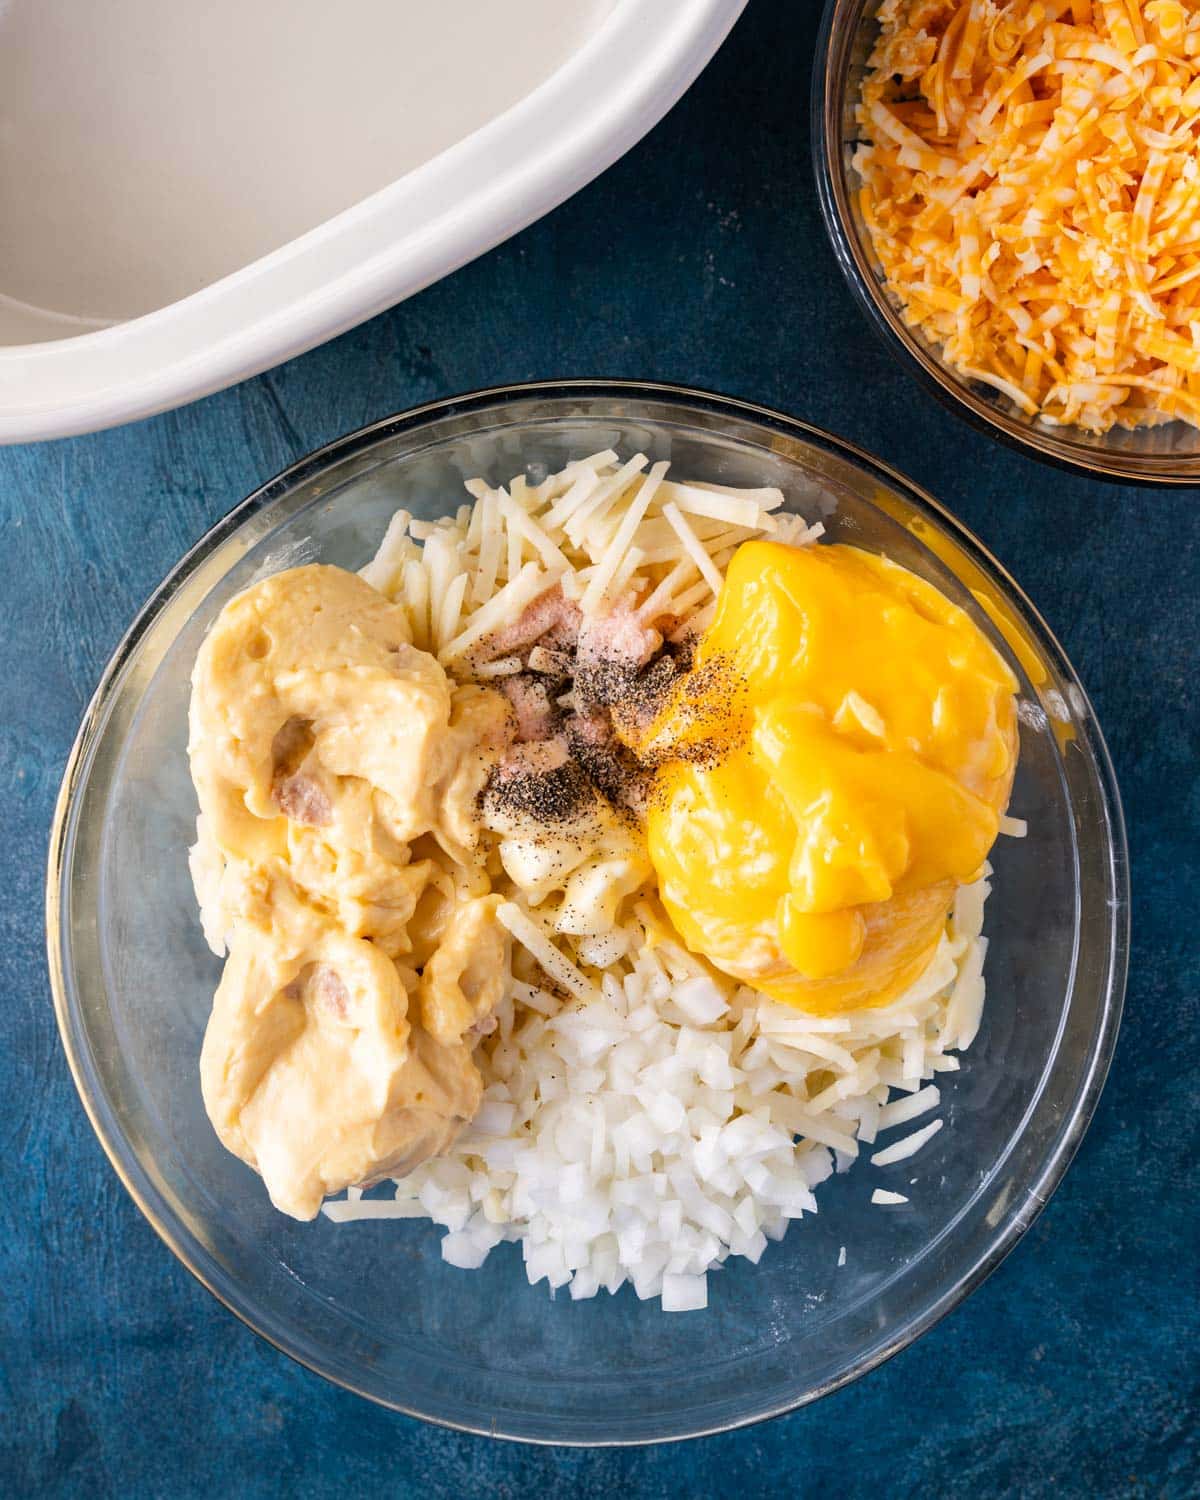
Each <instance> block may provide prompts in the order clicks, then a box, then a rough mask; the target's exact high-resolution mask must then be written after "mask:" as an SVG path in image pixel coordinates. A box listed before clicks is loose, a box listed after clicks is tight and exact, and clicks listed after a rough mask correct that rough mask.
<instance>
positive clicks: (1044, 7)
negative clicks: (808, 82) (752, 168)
mask: <svg viewBox="0 0 1200 1500" xmlns="http://www.w3.org/2000/svg"><path fill="white" fill-rule="evenodd" d="M878 19H879V23H880V28H881V30H880V35H879V37H878V40H877V43H876V45H875V48H874V51H873V52H872V55H871V57H870V60H869V65H868V71H867V75H866V78H865V81H864V84H863V90H862V97H861V100H860V102H859V105H858V113H857V119H858V125H859V129H860V133H861V136H862V140H863V143H862V144H860V145H859V147H858V148H857V150H856V152H855V155H854V166H855V168H856V170H857V172H858V174H859V176H860V178H861V181H862V187H861V191H860V203H861V208H862V213H863V217H864V220H865V223H866V225H867V229H868V231H869V234H870V237H871V241H872V244H873V246H874V250H875V253H876V255H877V256H878V259H879V262H880V265H881V267H882V270H883V272H884V275H885V277H886V281H887V284H888V287H889V289H890V290H891V292H892V293H893V295H894V296H895V297H896V298H897V299H898V300H899V303H900V306H901V309H902V312H903V316H904V318H905V320H906V321H907V322H908V323H909V324H910V325H911V326H913V327H914V328H916V329H918V330H920V332H921V333H923V334H924V335H926V337H927V338H928V339H929V340H930V341H931V342H932V343H933V344H935V345H936V346H938V347H940V349H941V352H942V354H943V356H944V358H945V360H946V362H947V363H948V364H949V365H950V366H951V367H952V368H953V369H954V370H956V371H957V372H958V373H959V374H961V375H964V376H966V377H968V378H970V379H972V380H977V381H981V382H983V383H984V384H985V385H988V386H991V387H992V388H993V389H995V390H996V391H999V392H1000V393H1002V394H1003V395H1004V396H1006V397H1008V398H1009V399H1010V400H1011V401H1012V402H1013V404H1014V405H1015V406H1017V407H1018V408H1019V409H1020V410H1021V411H1022V412H1024V413H1025V414H1026V415H1028V416H1031V417H1037V418H1039V419H1040V420H1041V421H1043V422H1045V423H1047V424H1051V425H1060V426H1066V425H1075V426H1078V427H1080V428H1082V429H1084V430H1086V431H1090V432H1097V433H1103V432H1106V431H1108V430H1109V429H1110V428H1111V427H1112V426H1113V425H1114V424H1119V425H1121V426H1125V427H1141V426H1153V425H1157V424H1159V423H1162V422H1167V421H1172V420H1176V419H1179V420H1183V421H1187V422H1191V423H1193V424H1195V425H1200V302H1198V301H1197V299H1198V298H1200V161H1198V160H1197V127H1198V126H1200V9H1198V8H1197V7H1196V5H1195V4H1194V3H1188V4H1185V3H1181V0H1146V3H1143V0H1008V3H1007V4H1002V3H998V0H884V3H883V4H882V5H881V6H880V9H879V14H878Z"/></svg>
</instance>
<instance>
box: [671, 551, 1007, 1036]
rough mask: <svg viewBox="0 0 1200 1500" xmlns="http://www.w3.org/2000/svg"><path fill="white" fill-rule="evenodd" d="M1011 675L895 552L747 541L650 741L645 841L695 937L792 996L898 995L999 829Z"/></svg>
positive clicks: (822, 1006) (684, 928) (850, 1000)
mask: <svg viewBox="0 0 1200 1500" xmlns="http://www.w3.org/2000/svg"><path fill="white" fill-rule="evenodd" d="M1016 686H1017V683H1016V679H1015V678H1014V677H1013V675H1012V673H1011V672H1010V671H1009V669H1008V667H1007V666H1006V665H1005V663H1004V661H1003V660H1002V659H1001V657H1000V656H999V655H998V653H997V652H996V650H995V649H994V648H993V647H992V645H991V644H990V643H989V641H988V640H987V639H986V638H985V637H984V635H983V634H982V632H981V631H980V630H979V629H978V627H977V626H976V625H975V624H974V622H973V621H972V620H971V619H970V618H969V617H968V616H967V615H966V614H965V613H964V612H963V611H962V610H961V609H959V608H958V607H957V606H956V605H954V604H952V603H951V602H950V600H948V599H947V598H945V596H944V595H943V594H941V593H940V592H939V591H938V590H937V589H936V588H934V587H933V586H932V585H931V584H928V583H926V582H925V581H924V580H923V579H920V578H918V577H916V576H915V575H914V574H912V573H910V572H908V571H907V569H905V568H902V567H900V566H899V565H898V564H896V563H892V562H889V561H888V560H887V559H886V558H880V557H874V556H872V555H870V554H868V553H865V552H862V551H860V550H858V549H857V548H854V547H848V546H843V545H830V546H821V547H815V546H814V547H801V548H794V547H785V546H780V545H778V544H776V543H772V542H747V543H746V544H744V545H743V546H742V547H741V548H740V549H739V550H738V552H737V553H736V554H735V556H734V558H733V560H732V562H731V563H730V566H729V570H728V573H727V575H726V579H725V584H724V588H723V589H722V592H721V595H720V599H719V601H718V606H717V613H716V616H715V618H714V620H713V623H712V625H711V626H710V628H709V629H708V631H707V632H706V633H705V635H704V637H703V639H702V641H701V642H700V645H699V647H698V649H697V653H696V657H695V661H694V664H693V669H692V671H691V673H690V674H689V676H688V677H686V678H685V679H684V681H683V683H682V684H681V685H680V687H679V688H678V689H677V690H676V692H675V693H674V695H673V696H672V698H671V699H670V700H669V702H668V703H667V705H666V707H665V708H664V709H663V711H662V712H661V713H660V715H659V716H658V718H657V719H656V721H655V723H654V724H653V725H652V726H651V729H650V732H649V735H648V737H647V741H646V743H647V744H651V745H652V746H653V748H654V751H655V753H656V755H658V756H660V757H661V756H664V755H665V756H666V757H667V758H666V763H665V764H664V765H663V767H662V769H661V770H660V772H659V774H658V779H657V785H656V789H655V795H654V797H653V798H652V801H651V806H650V809H649V813H648V816H647V841H648V845H649V851H650V856H651V859H652V861H653V863H654V867H655V870H656V872H657V875H658V880H659V888H660V893H661V896H662V899H663V903H664V905H665V907H666V909H667V912H668V913H669V915H670V917H671V919H672V921H673V922H674V924H675V926H676V927H677V928H678V930H679V932H680V934H681V936H682V937H683V939H684V941H685V942H686V943H687V945H688V947H689V948H691V949H692V950H693V951H694V952H697V953H702V954H704V955H706V956H707V957H708V958H709V959H711V960H712V962H713V963H715V964H716V965H717V966H718V967H719V968H721V969H723V970H725V971H726V972H728V973H730V974H733V975H735V976H736V977H738V978H742V979H745V980H746V981H747V982H748V983H752V984H754V985H755V986H756V987H757V988H759V989H761V990H764V991H765V992H766V993H767V994H770V995H772V996H774V997H775V998H777V999H780V1000H785V1001H788V1002H790V1003H792V1004H794V1005H796V1006H798V1007H800V1008H802V1009H804V1010H810V1011H815V1012H820V1013H827V1012H836V1011H842V1010H848V1009H852V1008H854V1007H856V1006H861V1005H881V1004H884V1003H886V1002H887V1001H888V1000H891V999H893V998H894V997H895V996H896V995H897V994H899V993H900V992H901V991H902V990H903V989H904V988H905V987H907V985H909V984H911V983H912V982H913V980H915V979H916V978H917V977H918V975H919V974H920V972H921V970H922V969H923V968H924V966H925V965H926V964H927V963H928V961H929V959H930V958H931V956H932V954H933V950H934V948H935V947H936V945H937V941H938V938H939V936H940V935H941V932H942V931H943V929H944V926H945V922H946V917H947V914H948V912H949V909H950V905H951V902H952V900H953V896H954V892H955V889H956V888H957V887H958V885H960V884H962V883H965V882H968V881H971V880H973V879H976V878H977V877H978V875H979V874H980V871H981V867H982V866H983V863H984V861H985V860H986V858H987V854H988V851H989V850H990V848H991V846H992V843H993V841H994V840H995V837H996V834H997V832H998V828H999V819H1000V814H1001V813H1002V812H1003V811H1004V808H1005V807H1006V805H1007V802H1008V796H1009V791H1010V789H1011V786H1012V778H1013V773H1014V770H1015V767H1016V757H1017V721H1016V703H1015V698H1014V693H1015V690H1016Z"/></svg>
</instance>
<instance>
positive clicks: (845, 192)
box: [812, 0, 1200, 485]
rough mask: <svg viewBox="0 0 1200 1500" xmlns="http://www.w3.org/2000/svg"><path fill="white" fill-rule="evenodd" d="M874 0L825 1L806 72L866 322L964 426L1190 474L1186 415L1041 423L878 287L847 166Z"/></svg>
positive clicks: (1191, 478) (1084, 460)
mask: <svg viewBox="0 0 1200 1500" xmlns="http://www.w3.org/2000/svg"><path fill="white" fill-rule="evenodd" d="M878 10H879V0H827V4H826V7H825V15H824V19H823V21H822V24H821V30H820V32H819V34H818V37H817V47H816V64H815V66H814V69H813V98H812V142H813V165H814V168H815V171H816V178H817V196H818V198H819V200H820V204H821V213H822V216H823V217H824V220H825V227H826V229H827V230H828V231H829V236H830V239H831V240H832V241H833V249H834V254H835V255H836V256H837V260H838V264H839V265H840V266H841V268H842V272H843V274H844V275H845V277H846V280H847V281H848V282H849V284H850V290H851V291H852V292H853V293H854V296H855V299H856V300H857V302H858V304H859V306H860V307H861V308H862V310H863V311H864V312H865V313H866V315H867V319H868V321H869V322H870V323H871V325H872V326H873V327H874V329H875V331H876V332H877V333H878V334H879V336H880V337H881V338H882V339H883V341H884V343H885V344H887V346H888V347H889V348H890V349H891V351H892V353H893V354H895V355H896V356H897V357H898V358H899V359H900V361H901V363H902V364H904V365H905V366H906V368H908V369H909V370H911V371H912V372H913V373H914V374H915V375H917V377H918V378H919V379H920V380H921V381H922V383H923V384H924V385H925V386H926V388H927V389H929V390H931V391H932V392H933V394H934V395H935V396H937V397H939V398H940V399H941V400H942V401H943V402H944V403H945V404H946V405H948V406H949V407H951V408H952V409H953V410H955V411H957V412H958V414H959V415H960V416H963V417H966V418H967V420H968V421H969V422H971V423H972V424H973V425H974V426H976V427H978V428H980V429H981V430H982V431H985V432H988V433H990V434H991V435H993V436H999V437H1001V438H1003V439H1004V440H1005V441H1006V442H1008V443H1011V444H1012V445H1013V446H1014V447H1017V448H1021V449H1023V450H1024V451H1025V452H1026V453H1032V454H1034V455H1035V456H1036V457H1037V458H1040V459H1044V460H1046V461H1047V462H1049V463H1054V464H1058V465H1060V466H1062V467H1065V468H1068V469H1071V470H1073V471H1074V472H1076V473H1082V474H1088V475H1091V476H1096V475H1101V476H1103V477H1105V478H1107V479H1118V480H1125V481H1127V482H1131V483H1137V484H1147V485H1150V484H1153V485H1160V484H1161V485H1174V484H1196V483H1197V482H1198V481H1200V428H1197V427H1193V426H1191V425H1190V424H1189V423H1186V422H1169V423H1167V424H1166V425H1164V426H1162V427H1141V428H1136V429H1133V430H1128V431H1127V430H1126V429H1124V428H1121V427H1114V428H1112V430H1111V431H1109V432H1106V433H1104V434H1095V433H1088V432H1084V431H1082V430H1080V429H1078V428H1073V427H1050V426H1047V425H1046V424H1045V423H1042V422H1039V421H1037V420H1036V419H1035V418H1031V417H1029V416H1027V415H1026V414H1025V413H1024V412H1023V411H1021V409H1020V408H1019V407H1018V406H1017V405H1016V403H1015V402H1013V401H1011V400H1009V398H1008V397H1007V396H1004V395H1002V394H1001V393H1000V392H999V391H996V390H993V389H992V388H991V387H990V386H987V385H985V384H984V383H983V382H982V381H973V380H970V379H969V378H967V377H966V376H963V375H960V374H959V373H958V372H957V371H956V370H953V369H951V368H950V366H949V365H948V364H946V362H945V361H944V360H943V359H942V356H941V354H940V352H939V350H938V349H937V347H936V346H935V345H934V344H933V343H931V342H930V340H928V339H927V338H926V337H925V336H924V335H923V334H921V333H919V332H918V331H917V330H916V329H913V328H910V327H909V326H908V324H907V323H906V322H905V321H904V318H903V316H902V314H901V312H900V305H899V303H898V302H897V301H896V299H895V298H894V297H893V296H892V294H891V293H890V292H889V291H888V289H887V287H886V285H885V282H884V275H883V270H882V268H881V267H880V265H879V261H878V258H877V257H876V255H875V253H874V250H873V249H872V247H871V237H870V234H869V233H868V232H867V229H866V226H865V224H864V222H863V216H862V211H861V209H860V207H859V203H858V189H859V186H860V183H859V178H858V174H857V173H856V172H855V171H854V168H853V166H852V165H851V160H852V158H853V155H854V150H855V147H856V146H857V145H858V141H859V132H858V125H857V123H856V121H855V118H854V112H855V107H856V105H857V103H858V98H859V94H860V92H861V89H862V80H863V75H864V73H865V71H866V66H867V60H868V58H869V57H870V55H871V50H872V48H873V46H874V44H875V37H876V34H877V32H878V25H877V23H876V20H875V16H876V15H877V13H878Z"/></svg>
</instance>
